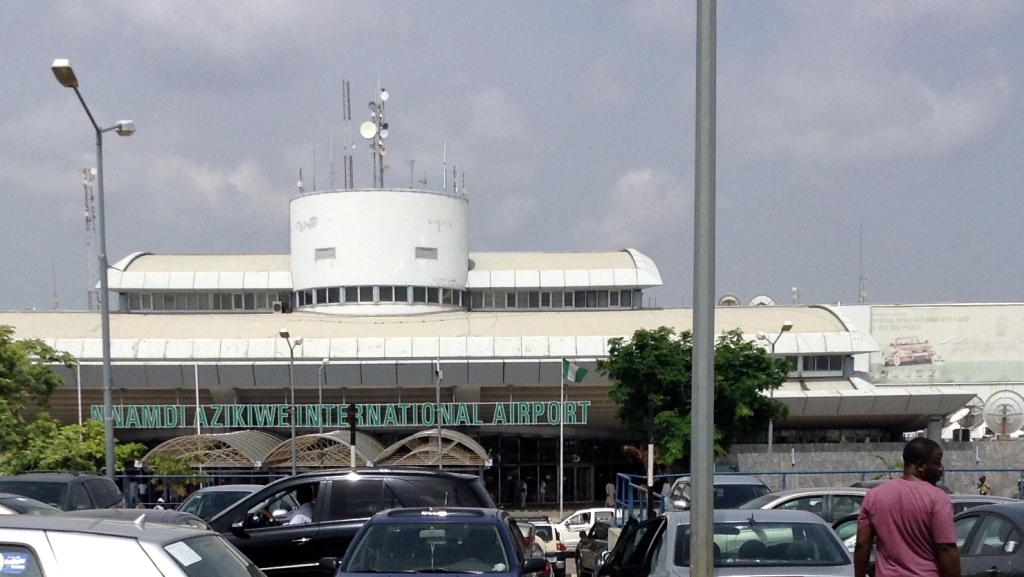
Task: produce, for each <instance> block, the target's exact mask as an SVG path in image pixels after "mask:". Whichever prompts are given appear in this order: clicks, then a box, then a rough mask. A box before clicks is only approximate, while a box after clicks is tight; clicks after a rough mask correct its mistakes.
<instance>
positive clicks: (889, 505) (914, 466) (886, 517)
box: [853, 437, 960, 577]
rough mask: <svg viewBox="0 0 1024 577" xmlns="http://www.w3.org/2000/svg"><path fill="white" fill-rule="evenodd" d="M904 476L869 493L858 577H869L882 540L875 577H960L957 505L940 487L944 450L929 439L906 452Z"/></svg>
mask: <svg viewBox="0 0 1024 577" xmlns="http://www.w3.org/2000/svg"><path fill="white" fill-rule="evenodd" d="M903 464H904V467H903V476H902V477H899V478H896V479H893V480H891V481H887V482H885V483H882V484H881V485H879V486H878V487H875V488H874V489H872V490H870V491H868V494H867V496H865V497H864V504H863V506H862V507H861V510H860V515H859V517H858V518H857V547H856V549H854V552H853V567H854V577H865V575H867V572H868V562H869V561H870V558H871V546H872V545H873V544H874V543H875V538H876V537H877V540H878V547H877V551H878V552H877V555H876V559H875V577H960V553H959V551H957V548H956V528H955V527H954V526H953V505H952V504H951V503H950V502H949V497H948V496H947V495H946V493H945V492H944V491H943V490H942V489H939V488H938V487H936V486H935V484H936V483H938V482H939V479H941V478H942V471H943V468H942V448H941V447H939V444H938V443H936V442H935V441H932V440H930V439H925V438H924V437H918V438H916V439H913V440H911V441H910V442H909V443H907V445H906V446H905V447H904V448H903Z"/></svg>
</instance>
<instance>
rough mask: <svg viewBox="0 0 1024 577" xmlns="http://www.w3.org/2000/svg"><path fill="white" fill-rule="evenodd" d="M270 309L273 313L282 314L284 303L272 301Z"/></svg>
mask: <svg viewBox="0 0 1024 577" xmlns="http://www.w3.org/2000/svg"><path fill="white" fill-rule="evenodd" d="M270 308H272V309H273V310H274V312H275V313H283V312H284V310H285V306H284V303H283V302H281V301H274V303H273V304H272V305H271V307H270Z"/></svg>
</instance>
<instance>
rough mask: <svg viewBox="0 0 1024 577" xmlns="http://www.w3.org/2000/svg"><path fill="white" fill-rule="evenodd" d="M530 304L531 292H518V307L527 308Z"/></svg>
mask: <svg viewBox="0 0 1024 577" xmlns="http://www.w3.org/2000/svg"><path fill="white" fill-rule="evenodd" d="M529 306H530V293H525V292H522V293H516V307H517V308H521V309H525V308H527V307H529Z"/></svg>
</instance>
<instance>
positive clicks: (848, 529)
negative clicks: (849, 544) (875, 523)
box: [835, 518, 857, 542]
mask: <svg viewBox="0 0 1024 577" xmlns="http://www.w3.org/2000/svg"><path fill="white" fill-rule="evenodd" d="M835 531H836V535H839V538H840V539H842V540H843V541H844V542H845V541H846V540H847V539H849V538H850V537H856V536H857V519H856V518H853V519H850V520H848V521H843V522H842V523H840V524H838V525H836V526H835Z"/></svg>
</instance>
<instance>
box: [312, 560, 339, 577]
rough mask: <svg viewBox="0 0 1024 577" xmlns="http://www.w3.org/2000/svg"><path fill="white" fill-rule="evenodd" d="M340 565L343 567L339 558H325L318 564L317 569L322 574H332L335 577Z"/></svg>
mask: <svg viewBox="0 0 1024 577" xmlns="http://www.w3.org/2000/svg"><path fill="white" fill-rule="evenodd" d="M339 565H341V560H340V559H338V558H337V557H324V558H323V559H320V562H319V563H317V564H316V568H317V571H319V572H321V573H330V574H331V575H333V574H335V573H337V572H338V566H339Z"/></svg>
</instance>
